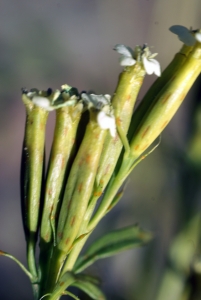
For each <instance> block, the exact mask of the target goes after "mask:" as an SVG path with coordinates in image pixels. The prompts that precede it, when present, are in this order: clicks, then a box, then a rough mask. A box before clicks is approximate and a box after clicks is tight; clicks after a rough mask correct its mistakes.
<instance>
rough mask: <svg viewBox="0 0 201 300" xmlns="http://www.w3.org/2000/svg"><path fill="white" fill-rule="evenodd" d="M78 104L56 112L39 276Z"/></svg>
mask: <svg viewBox="0 0 201 300" xmlns="http://www.w3.org/2000/svg"><path fill="white" fill-rule="evenodd" d="M82 107H83V106H82V104H81V103H78V104H77V105H75V106H67V107H63V108H59V109H58V110H56V124H55V132H54V139H53V144H52V149H51V156H50V161H49V167H48V174H47V181H46V189H45V200H44V207H43V215H42V222H41V231H40V249H41V250H40V268H42V269H44V270H42V269H41V273H42V275H43V276H46V275H44V274H45V273H46V272H45V271H46V270H47V269H48V267H47V260H48V259H49V257H50V256H51V251H52V248H53V247H54V244H55V231H56V220H55V219H56V214H57V213H58V209H57V208H58V204H59V201H60V197H61V196H62V195H61V192H62V187H63V184H64V180H65V175H66V171H67V170H68V166H69V164H70V163H71V159H72V156H73V153H74V145H75V139H76V133H77V126H78V123H79V120H80V116H81V112H82Z"/></svg>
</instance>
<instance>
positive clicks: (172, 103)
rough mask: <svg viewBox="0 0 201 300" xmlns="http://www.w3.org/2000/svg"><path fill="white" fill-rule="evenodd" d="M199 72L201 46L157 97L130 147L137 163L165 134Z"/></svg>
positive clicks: (200, 66) (198, 45)
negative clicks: (165, 129)
mask: <svg viewBox="0 0 201 300" xmlns="http://www.w3.org/2000/svg"><path fill="white" fill-rule="evenodd" d="M200 71H201V44H200V43H196V45H195V46H194V48H193V50H192V52H191V53H190V54H189V55H188V57H187V59H186V61H185V62H184V63H183V65H182V66H181V67H180V69H179V70H178V71H177V72H176V73H175V75H174V76H173V77H172V78H171V79H170V80H169V81H168V82H167V84H166V85H165V86H164V88H163V89H162V90H161V92H160V93H158V95H157V96H156V97H155V99H154V101H153V104H152V106H151V107H149V108H148V111H147V112H146V114H145V115H144V118H143V119H142V121H141V123H140V125H139V127H138V128H137V131H136V133H135V134H134V136H133V138H132V140H131V143H130V147H131V153H132V156H133V158H134V159H137V158H138V157H139V156H140V155H141V154H142V153H143V152H144V151H145V150H146V149H147V148H148V147H149V146H150V145H151V143H152V142H153V141H154V140H155V139H156V138H157V136H158V135H159V134H160V133H161V132H162V131H163V129H164V128H165V127H166V125H167V124H168V123H169V121H170V120H171V119H172V117H173V116H174V114H175V113H176V111H177V109H178V108H179V106H180V105H181V103H182V101H183V100H184V98H185V96H186V94H187V93H188V91H189V89H190V88H191V86H192V84H193V83H194V81H195V80H196V78H197V77H198V75H199V74H200ZM134 117H135V114H134Z"/></svg>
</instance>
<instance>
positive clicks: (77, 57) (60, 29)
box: [0, 0, 201, 300]
mask: <svg viewBox="0 0 201 300" xmlns="http://www.w3.org/2000/svg"><path fill="white" fill-rule="evenodd" d="M200 18H201V6H200V1H199V0H191V1H188V0H169V1H164V0H124V1H122V0H99V1H98V0H48V1H44V0H40V1H39V0H34V1H30V0H29V1H27V0H18V1H15V0H0V249H2V250H4V251H7V252H9V253H12V254H13V255H15V256H16V257H17V258H18V259H19V260H20V261H21V262H23V263H24V264H26V258H25V256H26V252H25V250H26V249H25V248H26V245H25V240H24V234H23V228H22V222H21V210H20V188H19V174H20V158H21V147H22V140H23V134H24V123H25V109H24V107H23V104H22V102H21V90H20V89H21V88H22V87H26V88H28V89H30V88H34V87H36V88H39V89H47V88H48V87H51V88H53V89H55V88H60V86H61V85H62V84H64V83H67V84H69V85H71V86H75V87H77V88H78V89H79V91H81V90H91V89H92V90H94V91H95V92H96V93H97V94H99V93H101V94H104V93H109V94H112V93H113V91H114V89H115V86H116V83H117V78H118V74H119V73H120V72H121V71H122V68H121V67H120V66H119V63H118V58H119V56H118V54H117V53H115V52H114V51H113V50H112V49H113V47H114V45H115V44H117V43H118V44H125V45H129V46H130V47H134V46H136V45H137V44H139V45H142V44H143V43H148V45H149V46H150V47H151V51H152V52H154V53H155V52H157V53H159V55H158V56H157V59H158V60H159V61H160V63H161V67H162V69H164V68H165V67H166V66H167V64H168V63H169V62H170V61H171V59H172V58H173V56H174V54H175V53H176V52H177V51H178V50H179V48H180V47H181V42H180V41H179V40H178V39H177V37H176V36H175V35H173V34H172V33H171V32H170V31H168V28H169V27H170V26H171V25H176V24H179V25H184V26H186V27H190V26H192V27H193V28H194V29H197V28H200V27H201V22H200V20H201V19H200ZM152 47H153V48H152ZM155 79H156V78H155V76H154V75H152V76H147V78H146V80H145V83H144V85H143V88H142V90H141V92H140V95H139V100H138V102H140V99H141V98H142V96H143V95H144V93H145V92H146V91H147V89H148V88H149V86H150V85H151V83H152V82H153V81H154V80H155ZM198 81H199V82H198ZM198 81H197V83H196V84H195V85H194V87H193V89H192V90H191V92H190V93H189V95H188V97H187V98H186V100H185V102H184V103H183V104H182V107H181V108H180V110H179V112H178V113H177V114H176V116H175V117H174V119H173V120H172V122H171V124H170V125H168V127H167V128H166V129H165V131H164V132H163V134H162V141H161V144H160V146H159V147H158V148H157V149H156V150H155V151H154V152H153V153H152V154H151V155H150V156H148V158H147V159H145V160H144V161H143V162H142V163H140V164H139V165H138V166H137V167H136V169H135V170H134V172H133V173H132V175H131V176H130V180H129V181H128V184H127V190H126V192H125V195H124V198H123V199H122V201H121V202H120V203H119V204H118V205H117V206H116V208H115V209H114V211H112V212H111V213H110V214H109V215H108V216H107V217H106V218H105V219H104V220H103V221H102V222H101V223H100V225H99V227H98V229H97V231H96V232H94V234H93V237H98V236H100V235H102V234H103V233H104V232H107V230H108V228H110V229H114V228H120V227H122V226H126V225H129V224H134V223H139V224H140V226H141V227H143V228H144V229H147V230H150V231H151V232H153V234H154V236H155V238H154V240H153V241H152V242H151V243H150V244H149V245H147V246H146V247H144V248H141V249H135V250H131V251H127V252H125V253H122V254H120V255H118V256H115V257H114V258H110V259H106V260H103V261H100V262H98V263H97V264H96V265H95V266H94V267H93V268H92V269H91V272H93V273H94V274H95V275H100V277H101V279H102V287H103V290H104V291H105V293H106V294H107V296H108V299H109V300H110V299H112V300H115V299H116V300H118V299H122V300H155V299H156V294H157V290H158V286H159V285H160V278H161V276H162V274H163V271H164V268H165V265H166V264H165V262H166V255H167V252H168V247H169V245H170V243H171V241H172V239H173V237H174V236H175V234H176V233H177V232H178V231H179V229H180V228H181V227H182V224H183V223H182V222H183V219H184V218H185V215H186V211H187V210H188V211H189V209H190V210H191V211H193V210H196V209H198V208H199V199H200V190H199V188H198V186H199V185H196V183H195V180H194V179H193V178H194V177H193V175H192V173H191V171H192V170H191V169H190V170H189V169H188V166H187V165H186V164H185V158H184V157H185V153H186V151H187V149H188V143H189V138H190V134H191V132H192V128H193V113H194V110H195V107H196V105H197V103H198V102H199V101H200V90H199V86H200V83H201V81H200V80H199V79H198ZM53 128H54V113H51V116H50V118H49V121H48V128H47V151H49V149H50V145H51V139H52V133H53ZM193 174H194V173H193ZM196 178H198V176H197V175H196ZM184 186H185V187H186V190H185V192H184V188H183V187H184ZM194 192H195V193H194ZM192 203H193V204H192ZM189 207H190V208H189ZM0 298H1V299H3V300H4V299H6V300H10V299H15V300H27V299H30V300H31V299H32V291H31V286H30V283H29V281H28V279H27V278H26V277H25V275H24V274H23V273H22V271H21V270H20V269H19V268H18V266H17V265H16V264H15V263H14V262H13V261H11V260H9V259H7V258H4V257H0ZM64 298H65V297H64ZM81 299H84V298H81Z"/></svg>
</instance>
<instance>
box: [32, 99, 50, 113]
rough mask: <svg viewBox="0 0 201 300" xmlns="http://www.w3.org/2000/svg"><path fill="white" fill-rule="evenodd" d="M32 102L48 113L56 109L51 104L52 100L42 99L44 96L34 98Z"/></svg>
mask: <svg viewBox="0 0 201 300" xmlns="http://www.w3.org/2000/svg"><path fill="white" fill-rule="evenodd" d="M32 102H33V103H34V104H35V105H36V106H40V107H42V108H43V109H45V110H47V111H51V110H53V109H54V108H52V105H51V103H50V100H49V99H48V98H46V97H42V96H34V97H33V98H32Z"/></svg>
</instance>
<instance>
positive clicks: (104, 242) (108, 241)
mask: <svg viewBox="0 0 201 300" xmlns="http://www.w3.org/2000/svg"><path fill="white" fill-rule="evenodd" d="M151 238H152V235H151V234H150V233H149V232H145V231H143V230H142V229H140V228H139V227H138V226H137V225H134V226H133V225H132V226H129V227H126V228H123V229H118V230H114V231H112V232H110V233H108V234H106V235H105V236H103V237H101V238H100V239H98V240H97V241H95V242H94V243H93V244H92V245H91V246H90V247H89V248H88V250H87V251H86V253H85V255H83V256H81V257H80V258H79V259H78V261H77V263H76V265H75V268H74V272H76V273H79V272H81V271H82V270H84V269H85V268H87V267H88V266H90V265H91V264H93V263H94V262H95V261H96V260H98V259H102V258H106V257H110V256H112V255H115V254H118V253H119V252H122V251H124V250H128V249H131V248H133V247H139V246H142V245H144V244H145V243H146V242H148V241H150V239H151Z"/></svg>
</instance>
